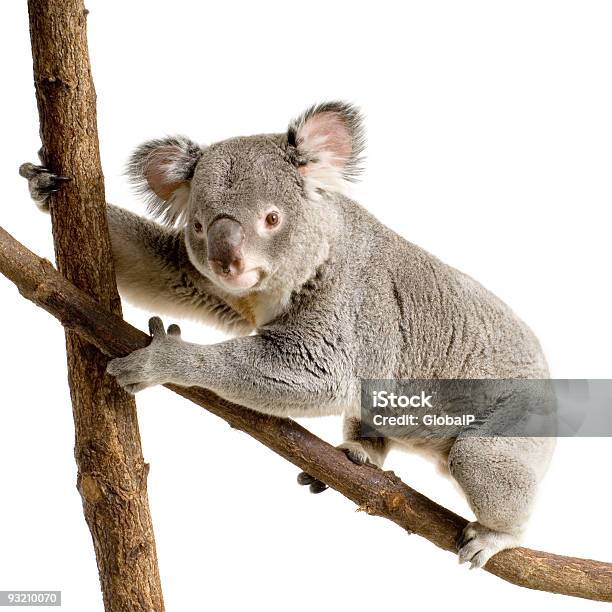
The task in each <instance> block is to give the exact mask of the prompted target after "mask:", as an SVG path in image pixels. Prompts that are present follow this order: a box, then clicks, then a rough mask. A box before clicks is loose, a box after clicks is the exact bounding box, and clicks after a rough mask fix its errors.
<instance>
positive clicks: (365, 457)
mask: <svg viewBox="0 0 612 612" xmlns="http://www.w3.org/2000/svg"><path fill="white" fill-rule="evenodd" d="M336 448H338V449H340V450H342V451H344V453H345V454H346V456H347V457H348V458H349V459H350V460H351V461H352V462H353V463H356V464H357V465H371V466H372V467H378V466H377V465H376V462H375V461H374V460H373V459H372V457H370V455H369V454H368V451H366V449H365V448H364V447H363V444H361V442H358V441H356V440H354V441H351V442H343V443H342V444H340V445H339V446H337V447H336Z"/></svg>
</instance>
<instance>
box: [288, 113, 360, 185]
mask: <svg viewBox="0 0 612 612" xmlns="http://www.w3.org/2000/svg"><path fill="white" fill-rule="evenodd" d="M287 142H288V144H289V147H290V151H293V153H294V155H293V161H294V163H295V165H296V166H297V168H298V172H299V173H300V174H301V175H302V176H303V177H304V184H305V186H306V187H307V189H308V191H309V192H310V193H311V194H318V193H320V192H321V191H330V192H342V191H344V189H345V188H346V183H347V181H355V180H356V179H357V178H358V177H359V174H360V172H361V170H362V168H361V164H362V161H363V159H362V157H361V154H362V153H363V149H364V147H365V135H364V129H363V125H362V119H361V114H360V112H359V110H358V109H357V108H356V107H355V106H353V105H351V104H348V103H346V102H324V103H322V104H317V105H315V106H312V107H310V108H309V109H308V110H307V111H306V112H305V113H303V114H302V115H301V116H300V117H298V118H297V119H295V120H294V121H292V122H291V124H290V125H289V129H288V131H287Z"/></svg>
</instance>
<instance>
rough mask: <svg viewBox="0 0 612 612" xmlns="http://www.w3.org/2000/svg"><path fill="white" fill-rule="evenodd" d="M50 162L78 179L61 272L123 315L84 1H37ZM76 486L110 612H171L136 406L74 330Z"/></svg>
mask: <svg viewBox="0 0 612 612" xmlns="http://www.w3.org/2000/svg"><path fill="white" fill-rule="evenodd" d="M28 13H29V18H30V37H31V42H32V59H33V63H34V85H35V87H36V100H37V102H38V114H39V117H40V135H41V140H42V143H43V151H42V158H43V163H45V164H47V165H49V167H51V168H53V169H54V171H55V172H58V173H59V174H62V175H66V176H68V177H70V179H71V180H70V182H69V183H67V184H66V185H65V188H64V189H62V190H61V192H60V193H57V194H55V195H54V196H53V197H52V198H51V208H50V212H51V222H52V227H53V243H54V247H55V255H56V259H57V263H58V268H59V270H60V271H61V273H62V274H63V276H65V277H66V278H68V279H70V281H71V282H72V283H74V285H75V286H76V287H79V288H80V289H81V290H82V291H83V292H84V294H87V295H89V296H91V297H92V298H94V299H95V300H96V301H97V302H98V303H99V304H100V308H103V309H105V310H108V311H109V312H113V313H115V314H116V315H121V303H120V301H119V294H118V293H117V286H116V283H115V272H114V266H113V258H112V253H111V248H110V239H109V235H108V228H107V221H106V202H105V196H104V177H103V175H102V168H101V165H100V153H99V150H98V132H97V126H96V94H95V90H94V84H93V80H92V77H91V68H90V65H89V53H88V50H87V36H86V20H87V11H86V10H85V6H84V4H83V0H28ZM66 353H67V357H68V382H69V385H70V395H71V399H72V412H73V415H74V428H75V449H74V454H75V459H76V463H77V467H78V476H77V486H78V489H79V492H80V493H81V498H82V501H83V513H84V515H85V520H86V522H87V525H88V527H89V530H90V532H91V536H92V540H93V544H94V549H95V552H96V560H97V563H98V572H99V575H100V584H101V586H102V594H103V597H104V606H105V609H106V610H107V611H109V612H115V611H116V612H123V611H125V610H133V611H142V612H145V611H146V612H150V611H153V610H154V611H155V612H163V609H164V603H163V598H162V591H161V583H160V578H159V571H158V568H157V553H156V550H155V539H154V536H153V525H152V522H151V516H150V512H149V504H148V500H147V466H146V465H145V463H144V460H143V457H142V449H141V445H140V435H139V432H138V421H137V419H136V404H135V402H134V398H132V397H130V396H129V395H128V394H127V393H125V392H124V391H123V390H122V389H121V388H120V387H119V386H118V385H117V384H116V382H115V381H113V380H111V378H110V377H109V376H107V375H106V371H105V367H106V359H105V358H104V355H102V353H100V351H98V350H97V349H96V348H95V346H92V345H91V344H90V343H89V342H87V341H86V339H84V338H83V337H82V336H79V335H78V334H76V333H75V332H74V331H72V330H71V329H70V327H67V329H66Z"/></svg>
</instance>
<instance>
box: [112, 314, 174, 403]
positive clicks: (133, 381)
mask: <svg viewBox="0 0 612 612" xmlns="http://www.w3.org/2000/svg"><path fill="white" fill-rule="evenodd" d="M149 331H150V333H151V343H150V344H149V346H147V347H145V348H142V349H138V350H137V351H134V352H133V353H130V354H129V355H127V357H119V358H117V359H112V360H111V361H109V363H108V365H107V367H106V371H107V372H108V373H109V374H110V375H111V376H115V377H116V379H117V382H118V383H119V384H120V385H121V386H122V387H123V388H124V389H125V390H126V391H127V392H128V393H131V394H135V393H138V391H142V390H143V389H146V388H147V387H151V386H152V385H160V384H164V383H167V382H170V378H169V376H168V372H167V363H168V359H167V354H168V348H169V345H170V344H174V343H176V342H182V341H181V329H180V327H179V326H178V325H170V326H169V327H168V330H167V331H166V330H165V328H164V324H163V322H162V320H161V319H160V318H159V317H153V318H152V319H150V320H149Z"/></svg>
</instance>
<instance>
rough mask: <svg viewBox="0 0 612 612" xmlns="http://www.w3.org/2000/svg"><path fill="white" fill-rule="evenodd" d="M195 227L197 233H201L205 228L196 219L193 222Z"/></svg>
mask: <svg viewBox="0 0 612 612" xmlns="http://www.w3.org/2000/svg"><path fill="white" fill-rule="evenodd" d="M193 229H194V231H195V233H196V234H201V233H202V230H203V229H204V228H203V227H202V224H201V223H200V222H199V221H194V222H193Z"/></svg>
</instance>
